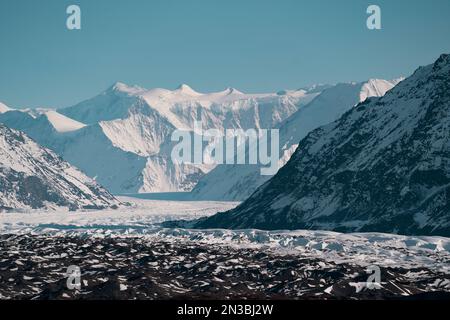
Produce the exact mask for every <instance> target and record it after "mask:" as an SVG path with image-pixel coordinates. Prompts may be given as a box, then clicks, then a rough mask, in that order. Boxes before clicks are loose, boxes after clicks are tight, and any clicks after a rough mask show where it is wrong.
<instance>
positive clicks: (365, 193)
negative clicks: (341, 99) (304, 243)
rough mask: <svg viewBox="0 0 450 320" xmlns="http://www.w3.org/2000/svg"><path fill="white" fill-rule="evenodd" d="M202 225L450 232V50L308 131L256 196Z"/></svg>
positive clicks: (207, 226) (437, 233)
mask: <svg viewBox="0 0 450 320" xmlns="http://www.w3.org/2000/svg"><path fill="white" fill-rule="evenodd" d="M196 227H199V228H233V229H245V228H258V229H271V230H273V229H326V230H335V231H345V232H350V231H351V232H354V231H359V232H366V231H367V232H389V233H401V234H416V235H419V234H422V235H441V236H447V237H448V236H450V56H449V55H448V54H444V55H442V56H441V57H440V58H439V59H438V60H437V61H436V62H435V63H434V64H431V65H429V66H426V67H421V68H419V69H417V70H416V71H415V73H414V74H413V75H412V76H410V77H408V78H407V79H405V80H404V81H402V82H401V83H399V84H398V85H397V86H396V87H395V88H393V89H392V90H390V91H389V92H388V93H387V94H386V95H385V96H383V97H380V98H370V99H367V100H366V101H365V102H362V103H360V104H359V105H358V106H356V107H355V108H352V109H351V110H349V111H347V112H346V113H345V114H344V115H343V116H342V117H341V118H339V119H338V120H336V121H335V122H333V123H331V124H328V125H325V126H322V127H320V128H318V129H316V130H314V131H312V132H311V133H309V134H308V135H307V136H306V137H305V138H304V139H302V140H301V141H300V143H299V146H298V148H297V150H296V152H295V153H294V155H293V156H292V157H291V159H290V160H289V161H288V163H287V164H286V165H285V166H284V167H283V168H282V169H281V170H280V171H279V172H278V173H277V174H276V175H275V176H274V177H273V178H272V179H271V180H269V181H268V182H266V183H265V184H264V185H262V186H261V187H260V188H259V189H258V190H257V191H256V192H255V193H254V194H253V195H252V196H251V197H250V198H249V199H247V200H246V201H245V202H243V203H242V204H241V205H240V206H238V207H237V208H236V209H234V210H231V211H229V212H225V213H219V214H217V215H215V216H213V217H210V218H207V219H205V220H203V221H201V222H199V223H198V224H197V226H196Z"/></svg>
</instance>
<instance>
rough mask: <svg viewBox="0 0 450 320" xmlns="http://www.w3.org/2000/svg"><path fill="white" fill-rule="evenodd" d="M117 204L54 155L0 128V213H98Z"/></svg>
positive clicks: (22, 136)
mask: <svg viewBox="0 0 450 320" xmlns="http://www.w3.org/2000/svg"><path fill="white" fill-rule="evenodd" d="M119 204H120V202H119V201H118V200H117V199H115V198H114V196H112V195H111V194H110V193H109V192H108V191H106V190H105V189H103V188H102V187H100V186H99V185H98V184H97V183H96V182H95V181H94V180H92V179H91V178H89V177H87V176H86V175H85V174H83V173H82V172H81V171H79V170H78V169H76V168H75V167H73V166H71V165H70V164H68V163H67V162H65V161H63V160H62V159H61V158H60V157H59V156H57V155H56V154H55V153H54V152H52V151H51V150H48V149H45V148H43V147H41V146H40V145H38V144H37V143H36V142H34V141H33V140H32V139H30V138H29V137H27V136H26V135H25V134H23V133H22V132H20V131H16V130H12V129H9V128H8V127H6V126H4V125H2V124H0V210H10V209H15V210H16V209H38V208H45V209H48V208H56V207H67V208H68V209H71V210H75V209H94V208H95V209H99V208H110V207H116V206H118V205H119Z"/></svg>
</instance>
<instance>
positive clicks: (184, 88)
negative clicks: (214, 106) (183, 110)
mask: <svg viewBox="0 0 450 320" xmlns="http://www.w3.org/2000/svg"><path fill="white" fill-rule="evenodd" d="M175 91H176V92H179V93H182V94H185V95H189V96H199V95H201V93H199V92H197V91H195V90H194V89H192V88H191V87H190V86H188V85H187V84H185V83H182V84H180V85H179V86H178V87H177V89H176V90H175Z"/></svg>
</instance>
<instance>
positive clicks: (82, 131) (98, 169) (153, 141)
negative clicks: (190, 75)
mask: <svg viewBox="0 0 450 320" xmlns="http://www.w3.org/2000/svg"><path fill="white" fill-rule="evenodd" d="M312 91H313V92H308V91H307V90H304V89H302V90H293V91H290V92H289V93H285V94H277V93H268V94H244V93H242V92H240V91H238V90H236V89H233V88H228V89H226V90H224V91H221V92H216V93H206V94H203V93H198V92H196V91H194V90H193V89H191V88H190V87H189V86H187V85H181V86H180V87H179V88H178V89H176V90H166V89H151V90H146V89H143V88H140V87H136V86H133V87H130V86H127V85H125V84H123V83H116V84H115V85H113V86H111V87H110V88H109V89H107V90H106V91H105V92H102V93H101V94H99V95H98V96H96V97H94V98H92V99H89V100H87V101H84V102H81V103H79V104H77V105H75V106H72V107H68V108H63V109H57V111H55V110H48V109H35V110H20V111H19V110H12V109H10V108H7V107H6V106H5V107H2V111H1V112H2V113H1V114H0V122H2V123H4V124H6V125H7V126H9V127H11V128H15V129H18V130H22V131H24V132H25V133H27V134H28V135H29V136H30V137H32V138H33V139H35V140H36V141H37V142H39V143H40V144H42V145H44V146H46V147H48V148H50V149H52V150H54V151H55V152H56V153H57V154H59V155H61V156H62V157H63V158H64V159H65V160H67V161H68V162H70V163H71V164H73V165H75V166H77V167H78V168H80V169H81V170H83V171H84V172H85V173H86V174H87V175H89V176H90V177H95V178H96V180H97V181H98V182H99V183H101V184H102V185H104V186H105V187H107V188H108V189H109V190H110V191H111V192H114V193H136V192H169V191H189V190H191V189H192V188H193V186H194V185H195V184H196V183H197V181H198V179H199V178H200V177H201V176H203V175H204V174H205V173H207V172H208V171H209V170H211V169H212V168H213V167H214V165H191V164H174V163H173V162H172V159H171V157H170V155H171V151H172V146H173V145H174V142H172V141H171V139H170V138H171V134H172V132H173V131H174V130H176V129H182V130H192V129H193V125H194V122H195V121H198V120H200V121H201V123H202V126H203V129H204V130H206V129H210V128H214V129H219V130H224V129H237V128H242V129H250V128H273V127H275V126H276V125H278V124H279V123H280V122H282V121H283V120H285V119H286V118H288V117H289V116H290V115H292V114H293V113H295V112H296V111H297V110H298V109H299V108H300V107H302V106H304V105H306V104H308V103H309V102H310V101H311V100H313V99H314V98H315V97H316V96H317V95H318V94H319V93H320V91H318V90H317V88H314V90H313V89H312Z"/></svg>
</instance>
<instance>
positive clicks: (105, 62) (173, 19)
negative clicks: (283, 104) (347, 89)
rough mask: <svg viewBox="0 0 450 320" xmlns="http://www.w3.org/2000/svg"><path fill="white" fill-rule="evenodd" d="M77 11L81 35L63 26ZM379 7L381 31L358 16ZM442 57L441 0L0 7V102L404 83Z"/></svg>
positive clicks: (205, 0) (59, 1)
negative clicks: (114, 89)
mask: <svg viewBox="0 0 450 320" xmlns="http://www.w3.org/2000/svg"><path fill="white" fill-rule="evenodd" d="M70 4H78V5H80V7H81V10H82V30H80V31H69V30H67V29H66V18H67V14H66V12H65V11H66V7H67V6H68V5H70ZM369 4H378V5H379V6H380V7H381V9H382V24H383V29H382V30H381V31H369V30H368V29H367V28H366V17H367V15H366V8H367V6H368V5H369ZM443 52H450V1H449V0H432V1H429V0H373V1H366V0H342V1H338V0H314V1H312V0H309V1H302V0H220V1H219V0H178V1H176V0H145V1H144V0H126V1H125V0H109V1H108V0H78V1H77V0H71V1H66V0H39V1H36V0H27V1H25V0H0V101H3V102H5V103H6V104H8V105H10V106H12V107H25V106H28V107H35V106H50V107H62V106H68V105H72V104H75V103H77V102H79V101H81V100H84V99H86V98H89V97H91V96H94V95H96V94H97V93H99V92H100V91H102V90H104V89H106V88H107V87H108V86H110V85H111V84H112V83H114V82H115V81H122V82H125V83H127V84H137V85H141V86H143V87H146V88H152V87H165V88H174V87H176V86H177V85H178V84H180V83H188V84H189V85H191V86H192V87H193V88H194V89H196V90H198V91H205V92H207V91H214V90H221V89H223V88H225V87H228V86H233V87H236V88H238V89H239V90H241V91H246V92H266V91H277V90H280V89H295V88H299V87H301V86H304V85H308V84H313V83H335V82H341V81H362V80H365V79H367V78H371V77H378V78H394V77H398V76H400V75H409V74H410V73H411V72H412V71H414V70H415V69H416V67H417V66H419V65H425V64H428V63H431V62H433V60H434V59H436V58H437V57H438V56H439V54H441V53H443Z"/></svg>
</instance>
